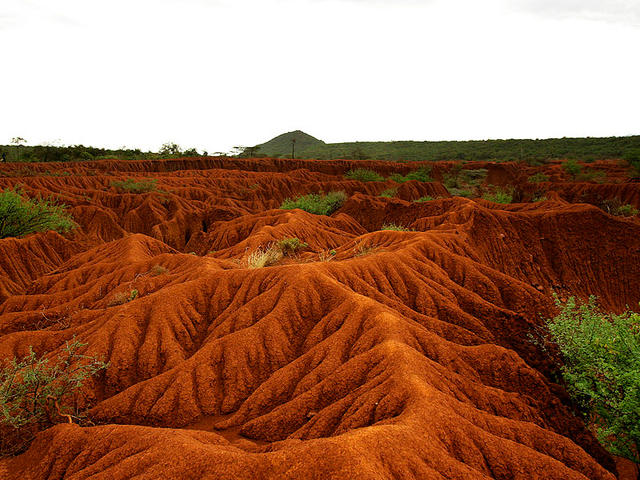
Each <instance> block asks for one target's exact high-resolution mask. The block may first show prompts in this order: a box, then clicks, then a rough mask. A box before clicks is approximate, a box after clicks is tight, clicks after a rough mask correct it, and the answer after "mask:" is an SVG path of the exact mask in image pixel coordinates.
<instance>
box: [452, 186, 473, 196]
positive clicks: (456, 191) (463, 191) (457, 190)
mask: <svg viewBox="0 0 640 480" xmlns="http://www.w3.org/2000/svg"><path fill="white" fill-rule="evenodd" d="M448 190H449V193H450V194H451V195H452V196H454V197H465V198H470V197H472V196H473V193H472V192H471V190H466V189H464V188H449V189H448Z"/></svg>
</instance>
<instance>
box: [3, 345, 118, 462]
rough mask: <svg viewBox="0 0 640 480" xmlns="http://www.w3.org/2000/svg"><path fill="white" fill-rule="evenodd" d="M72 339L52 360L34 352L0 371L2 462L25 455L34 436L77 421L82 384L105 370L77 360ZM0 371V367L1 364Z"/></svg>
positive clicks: (77, 351) (103, 365)
mask: <svg viewBox="0 0 640 480" xmlns="http://www.w3.org/2000/svg"><path fill="white" fill-rule="evenodd" d="M86 346H87V344H86V343H82V342H80V341H79V340H76V339H75V338H74V339H73V340H72V341H70V342H67V343H66V345H65V347H64V349H63V352H62V353H61V354H60V355H58V356H57V357H55V358H50V357H49V356H47V355H46V354H44V355H42V356H38V355H37V354H36V353H35V352H34V351H33V349H31V348H30V349H29V354H28V355H27V356H26V357H24V358H23V359H21V360H19V359H17V358H14V359H13V360H11V361H10V362H7V363H5V364H4V365H2V367H1V368H0V456H3V455H12V454H16V453H19V452H21V451H23V450H24V449H25V448H27V446H28V444H29V443H30V442H31V440H33V438H34V436H35V434H36V433H37V432H39V431H40V430H44V429H46V428H48V427H50V426H52V425H54V424H56V423H59V422H61V421H67V422H72V421H73V420H74V419H76V420H77V419H81V418H82V416H83V412H81V411H79V410H78V409H77V408H76V407H75V406H72V405H75V404H76V402H73V401H72V400H74V399H76V400H77V397H78V395H79V394H80V390H81V389H82V386H83V385H84V382H85V381H86V380H87V379H88V378H90V377H92V376H94V375H96V374H97V373H98V372H100V371H101V370H104V369H106V368H107V367H108V366H109V365H108V364H107V363H104V362H103V361H101V360H99V359H97V358H95V357H91V356H87V355H84V354H81V353H80V351H81V350H82V349H83V348H84V347H86ZM0 365H1V364H0Z"/></svg>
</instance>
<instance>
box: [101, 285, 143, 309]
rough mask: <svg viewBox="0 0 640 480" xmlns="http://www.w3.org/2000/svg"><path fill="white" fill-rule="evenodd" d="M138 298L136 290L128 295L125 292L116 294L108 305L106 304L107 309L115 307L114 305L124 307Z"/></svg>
mask: <svg viewBox="0 0 640 480" xmlns="http://www.w3.org/2000/svg"><path fill="white" fill-rule="evenodd" d="M136 298H138V290H136V289H133V290H131V291H130V292H129V293H127V292H118V293H116V294H115V295H114V296H113V297H112V298H111V300H110V301H109V303H107V306H108V307H115V306H116V305H124V304H125V303H129V302H132V301H134V300H135V299H136Z"/></svg>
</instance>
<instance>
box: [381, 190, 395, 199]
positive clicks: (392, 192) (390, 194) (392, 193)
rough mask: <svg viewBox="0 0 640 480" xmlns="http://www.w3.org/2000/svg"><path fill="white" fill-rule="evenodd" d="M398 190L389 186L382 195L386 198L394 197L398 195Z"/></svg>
mask: <svg viewBox="0 0 640 480" xmlns="http://www.w3.org/2000/svg"><path fill="white" fill-rule="evenodd" d="M397 192H398V189H397V188H388V189H386V190H384V191H383V192H382V193H381V194H380V196H381V197H384V198H393V197H395V196H396V193H397Z"/></svg>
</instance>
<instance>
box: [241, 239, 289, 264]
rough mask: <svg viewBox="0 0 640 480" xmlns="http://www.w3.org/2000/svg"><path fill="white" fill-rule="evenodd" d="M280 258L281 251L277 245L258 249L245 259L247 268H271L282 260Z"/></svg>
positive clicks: (281, 255)
mask: <svg viewBox="0 0 640 480" xmlns="http://www.w3.org/2000/svg"><path fill="white" fill-rule="evenodd" d="M282 257H283V254H282V250H280V248H278V246H277V245H273V244H272V245H269V246H267V247H265V248H263V247H258V248H257V249H256V250H254V251H253V252H252V253H251V254H250V255H249V256H248V257H247V268H252V269H253V268H264V267H271V266H272V265H275V264H276V263H278V262H279V261H280V260H282Z"/></svg>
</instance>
